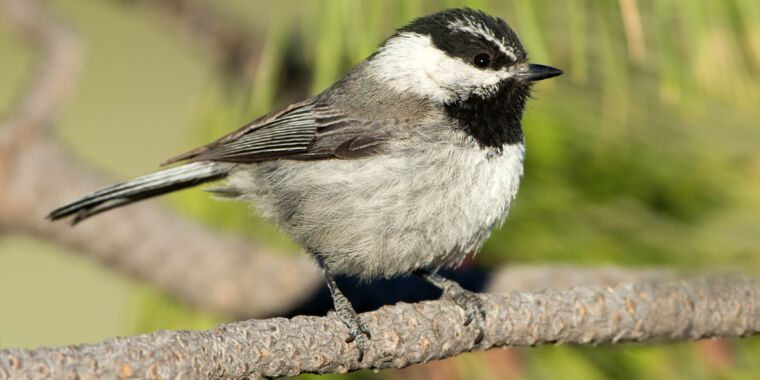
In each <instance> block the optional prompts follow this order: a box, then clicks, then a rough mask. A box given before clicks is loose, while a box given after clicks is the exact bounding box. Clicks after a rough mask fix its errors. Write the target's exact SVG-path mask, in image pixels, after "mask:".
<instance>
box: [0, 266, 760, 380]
mask: <svg viewBox="0 0 760 380" xmlns="http://www.w3.org/2000/svg"><path fill="white" fill-rule="evenodd" d="M482 298H483V300H484V302H485V305H486V310H487V316H486V324H485V338H484V339H483V341H482V342H481V343H480V344H479V345H477V346H474V345H473V339H474V338H475V334H476V332H475V331H473V329H472V328H469V327H465V326H464V325H463V320H464V315H463V313H462V311H461V309H460V308H459V307H458V306H456V305H454V304H453V303H451V302H448V301H429V302H421V303H417V304H404V303H402V304H397V305H394V306H387V307H383V308H382V309H380V310H378V311H375V312H370V313H366V314H363V315H362V318H364V320H365V321H366V322H367V325H368V327H369V328H370V330H371V331H372V339H371V340H370V342H369V344H368V347H367V352H366V354H365V357H364V361H363V362H358V361H357V351H356V348H355V347H353V346H352V345H351V344H347V343H345V341H344V340H345V337H346V335H347V331H346V328H345V326H344V325H343V324H342V323H341V322H340V321H339V320H338V319H337V318H336V317H335V316H334V315H330V316H328V317H295V318H293V319H284V318H276V319H268V320H250V321H245V322H238V323H231V324H225V325H221V326H219V327H216V328H214V329H212V330H208V331H176V332H172V331H159V332H155V333H153V334H148V335H141V336H136V337H128V338H113V339H109V340H107V341H104V342H102V343H99V344H94V345H82V346H69V347H63V348H41V349H37V350H4V351H0V378H4V377H11V378H17V377H18V378H21V377H25V376H28V377H35V376H36V377H50V378H118V377H136V378H185V379H213V378H232V379H236V378H257V377H276V376H292V375H296V374H299V373H304V372H315V373H340V372H347V371H353V370H358V369H362V368H391V367H394V368H398V367H405V366H408V365H411V364H415V363H424V362H427V361H431V360H435V359H441V358H446V357H450V356H454V355H457V354H460V353H462V352H468V351H479V350H485V349H489V348H492V347H515V346H535V345H541V344H549V343H583V344H589V343H590V344H612V343H619V342H629V341H633V342H673V341H682V340H693V339H699V338H704V337H713V336H746V335H750V334H756V333H758V332H760V282H758V281H756V280H752V279H747V278H738V277H735V278H730V277H723V278H711V279H697V280H691V281H653V282H650V283H641V284H626V285H619V286H616V287H578V288H573V289H568V290H545V291H542V292H536V293H512V294H488V295H483V296H482Z"/></svg>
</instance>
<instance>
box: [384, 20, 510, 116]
mask: <svg viewBox="0 0 760 380" xmlns="http://www.w3.org/2000/svg"><path fill="white" fill-rule="evenodd" d="M370 65H371V66H372V68H371V70H370V73H372V75H374V76H375V77H376V79H378V80H379V81H381V82H383V83H386V84H389V85H390V86H392V87H393V88H395V89H396V90H398V91H400V92H412V93H414V94H417V95H420V96H424V97H432V98H433V99H435V100H437V101H439V102H441V103H445V102H449V101H452V100H454V99H465V98H467V97H469V96H470V95H473V94H476V95H481V96H485V95H488V94H489V93H492V92H494V91H496V89H497V85H498V83H499V82H500V81H502V80H503V79H506V78H509V77H510V76H511V75H512V74H511V73H510V72H509V71H507V69H506V68H505V69H501V70H498V71H494V70H491V69H485V70H484V69H479V68H477V67H474V66H472V65H470V64H468V63H466V62H464V61H462V60H461V59H458V58H454V57H450V56H448V55H446V53H444V52H443V51H442V50H440V49H438V48H437V47H435V45H433V42H432V40H431V39H430V36H424V35H421V34H417V33H402V34H400V35H398V36H395V37H393V38H392V39H391V40H389V41H388V42H387V43H386V44H385V45H384V46H383V47H382V48H381V49H380V50H379V51H378V53H377V54H376V55H375V56H374V57H373V58H372V60H371V61H370Z"/></svg>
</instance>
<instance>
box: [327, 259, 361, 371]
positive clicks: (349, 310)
mask: <svg viewBox="0 0 760 380" xmlns="http://www.w3.org/2000/svg"><path fill="white" fill-rule="evenodd" d="M314 257H316V259H317V262H318V263H319V266H320V267H321V268H322V273H324V276H325V282H327V287H328V288H329V289H330V294H331V295H332V299H333V305H335V313H336V314H338V318H340V320H341V321H343V323H344V324H345V325H346V327H348V338H347V339H346V343H351V342H353V341H356V347H357V348H358V349H359V361H362V359H363V358H364V347H365V345H366V342H367V339H372V336H371V335H370V333H369V329H367V326H366V325H365V324H364V322H362V320H361V318H360V317H359V314H357V313H356V310H354V307H353V306H352V305H351V301H349V300H348V298H346V296H345V295H344V294H343V292H341V291H340V288H338V284H337V283H335V278H334V277H333V275H332V273H330V268H328V267H327V265H326V264H325V262H324V261H323V260H322V258H321V257H320V255H319V253H315V254H314Z"/></svg>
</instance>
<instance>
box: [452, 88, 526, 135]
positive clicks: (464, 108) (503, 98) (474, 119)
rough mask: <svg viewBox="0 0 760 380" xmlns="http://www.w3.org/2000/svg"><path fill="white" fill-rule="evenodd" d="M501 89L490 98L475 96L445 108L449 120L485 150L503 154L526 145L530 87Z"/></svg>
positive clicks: (457, 101)
mask: <svg viewBox="0 0 760 380" xmlns="http://www.w3.org/2000/svg"><path fill="white" fill-rule="evenodd" d="M499 88H500V90H499V91H498V92H497V93H496V94H493V95H490V96H489V97H487V98H481V97H479V96H475V95H473V96H471V97H470V98H468V99H466V100H456V101H454V102H452V103H449V104H446V105H445V106H444V108H445V110H446V113H447V114H448V115H449V117H451V118H452V119H454V120H455V121H456V122H457V123H458V124H459V127H460V128H461V129H462V130H463V131H464V132H465V133H467V134H468V135H470V136H472V138H474V139H475V141H477V142H478V144H479V145H480V146H481V147H482V148H496V149H498V150H501V149H502V148H503V147H504V146H505V145H511V144H517V143H522V142H523V132H522V128H521V126H520V120H521V119H522V115H523V110H524V109H525V102H526V100H527V99H528V97H529V96H530V87H529V86H528V85H525V84H522V83H515V82H514V81H512V80H508V81H506V82H505V83H502V84H500V86H499Z"/></svg>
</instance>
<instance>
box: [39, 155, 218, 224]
mask: <svg viewBox="0 0 760 380" xmlns="http://www.w3.org/2000/svg"><path fill="white" fill-rule="evenodd" d="M229 168H230V166H229V165H226V164H219V163H213V162H194V163H190V164H186V165H182V166H177V167H174V168H170V169H166V170H161V171H159V172H156V173H152V174H148V175H144V176H142V177H138V178H135V179H133V180H130V181H127V182H124V183H120V184H116V185H112V186H109V187H106V188H103V189H100V190H98V191H96V192H94V193H92V194H89V195H87V196H85V197H83V198H81V199H79V200H77V201H74V202H72V203H69V204H68V205H65V206H63V207H60V208H58V209H55V210H53V211H52V212H51V213H50V214H49V215H48V216H47V217H48V219H50V220H57V219H62V218H66V217H69V216H74V219H73V220H72V224H76V223H79V222H81V221H82V220H84V219H87V218H89V217H91V216H93V215H96V214H99V213H101V212H104V211H108V210H111V209H114V208H117V207H121V206H124V205H128V204H130V203H134V202H137V201H140V200H143V199H147V198H151V197H155V196H158V195H162V194H166V193H170V192H173V191H177V190H181V189H185V188H188V187H193V186H196V185H200V184H202V183H205V182H209V181H215V180H218V179H222V178H224V177H226V176H227V173H228V171H229Z"/></svg>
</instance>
